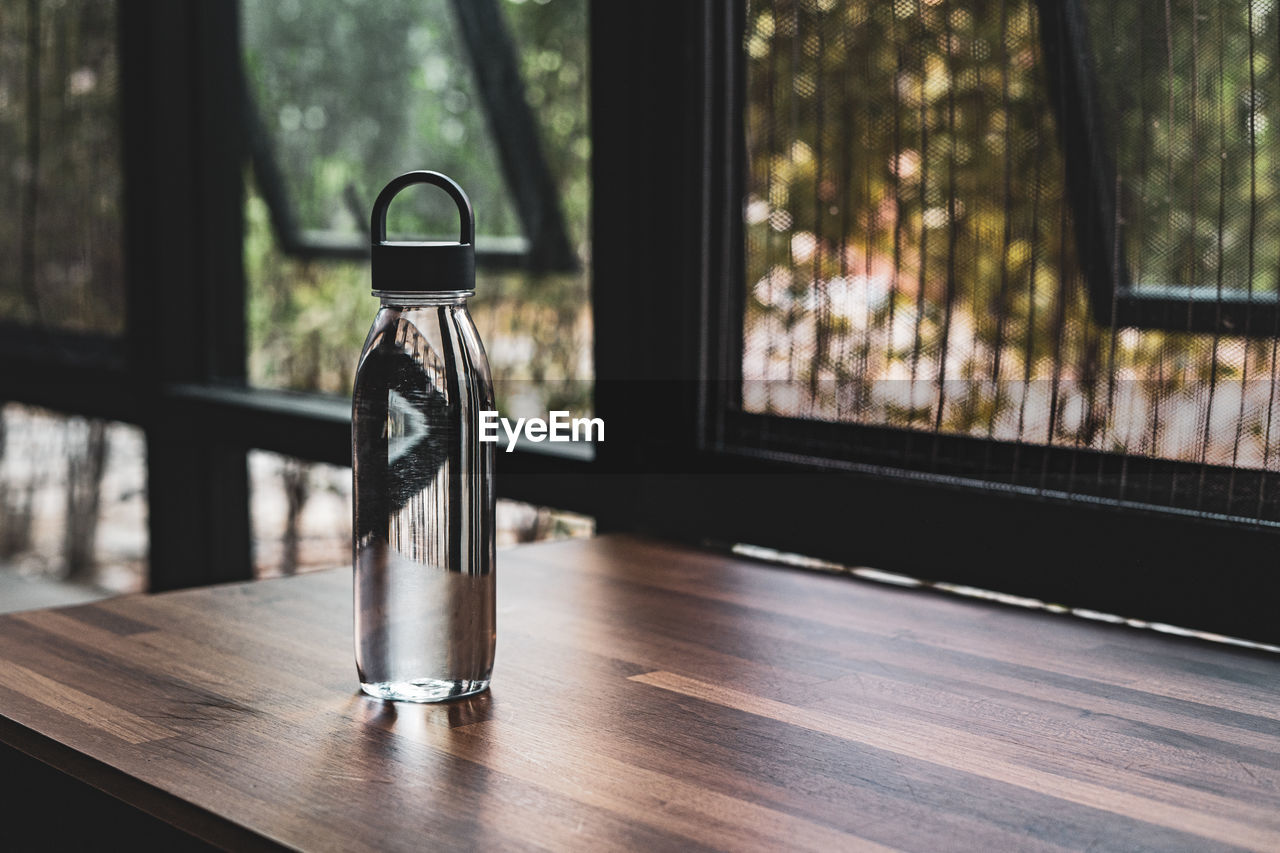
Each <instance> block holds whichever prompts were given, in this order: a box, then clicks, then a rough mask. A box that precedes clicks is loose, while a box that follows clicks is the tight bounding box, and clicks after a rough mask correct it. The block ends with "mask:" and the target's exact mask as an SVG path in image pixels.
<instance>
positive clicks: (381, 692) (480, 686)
mask: <svg viewBox="0 0 1280 853" xmlns="http://www.w3.org/2000/svg"><path fill="white" fill-rule="evenodd" d="M360 689H361V690H363V691H364V692H365V693H367V694H368V695H370V696H372V697H374V698H375V699H386V700H389V701H392V702H447V701H449V700H450V699H461V698H462V697H463V696H473V695H475V694H476V693H481V692H483V691H485V690H488V689H489V679H487V678H485V679H482V680H481V679H475V680H472V679H465V678H464V679H458V680H456V681H447V680H444V679H439V678H419V679H415V680H413V681H376V682H371V683H363V682H362V683H361V684H360Z"/></svg>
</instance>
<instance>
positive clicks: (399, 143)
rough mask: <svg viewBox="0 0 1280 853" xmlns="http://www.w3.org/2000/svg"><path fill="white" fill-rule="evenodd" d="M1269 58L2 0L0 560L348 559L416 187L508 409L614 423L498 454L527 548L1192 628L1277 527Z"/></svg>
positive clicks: (1216, 32)
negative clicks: (901, 584)
mask: <svg viewBox="0 0 1280 853" xmlns="http://www.w3.org/2000/svg"><path fill="white" fill-rule="evenodd" d="M175 34H177V35H175ZM1277 45H1280V8H1277V4H1276V3H1274V2H1272V0H1124V2H1101V0H1069V2H1048V0H1044V2H1034V0H891V1H890V0H886V2H871V0H738V2H714V0H708V2H689V3H678V2H667V3H661V4H657V6H656V7H653V8H651V7H650V6H649V5H647V4H646V5H644V6H643V7H635V8H629V7H625V6H623V5H622V4H610V3H605V2H595V3H591V2H588V0H472V1H471V2H467V0H385V2H372V0H363V2H362V0H305V1H304V0H275V1H274V2H268V0H241V2H238V3H232V2H219V3H213V2H210V3H198V2H187V0H182V2H176V0H175V2H172V3H167V4H166V3H162V2H155V0H119V2H110V0H0V47H2V50H0V166H2V168H0V258H2V259H3V260H4V263H3V264H0V327H2V328H0V364H2V365H3V366H4V367H3V369H4V370H5V371H6V372H7V375H6V376H4V377H0V391H3V392H4V393H0V400H4V399H8V400H11V402H4V403H0V429H2V434H0V438H2V441H0V453H2V455H0V578H4V577H10V578H17V579H20V580H22V582H23V583H25V584H27V586H25V587H22V588H23V589H28V590H30V589H35V588H37V587H41V584H43V583H44V582H48V584H51V585H52V586H49V587H48V588H49V589H53V588H61V587H59V586H58V585H59V584H60V583H61V582H64V581H68V582H71V583H72V585H73V586H75V587H76V588H77V589H78V592H76V593H75V594H86V595H92V594H100V591H103V590H106V591H123V590H130V589H140V588H152V589H161V588H169V587H172V586H181V585H188V584H193V583H205V582H211V581H213V580H227V579H234V578H237V577H242V576H245V575H246V574H247V573H249V572H250V571H251V573H252V574H253V575H254V576H257V577H265V576H272V575H277V574H289V573H293V572H296V571H302V570H306V569H309V568H316V567H321V566H332V565H340V564H343V563H345V562H346V561H347V559H348V557H347V547H348V540H349V536H350V529H349V525H350V518H349V511H348V505H349V500H350V494H349V491H350V485H349V474H348V470H347V469H346V468H344V467H342V464H343V460H344V454H345V453H346V450H345V445H344V444H343V441H344V440H345V439H344V437H343V436H344V435H345V433H344V430H345V429H347V427H348V426H349V424H348V423H347V421H346V420H345V418H346V417H347V415H346V414H345V412H346V408H345V407H346V406H347V405H349V404H348V402H347V400H346V399H345V397H346V395H348V394H349V389H350V386H351V381H352V374H353V370H354V368H355V360H356V356H357V353H358V351H359V348H360V345H361V343H362V341H363V338H364V335H365V333H366V330H367V328H368V326H369V322H370V319H371V318H372V316H373V312H374V308H375V304H374V302H373V300H372V299H371V298H370V297H369V294H368V290H369V280H368V276H369V273H368V264H367V261H366V259H365V258H366V254H367V242H368V235H367V231H366V230H365V229H366V227H367V226H366V224H365V223H366V217H367V211H368V209H369V206H370V202H371V199H372V198H373V197H374V195H375V194H376V192H377V190H378V189H379V188H380V187H381V186H382V185H383V184H384V183H385V182H386V180H387V179H388V178H389V177H390V176H392V175H395V174H398V173H400V172H402V171H406V170H409V169H416V168H424V167H429V168H433V169H437V170H439V171H443V172H446V173H448V174H450V175H452V176H453V177H455V178H456V179H458V180H459V182H460V183H461V184H462V185H463V186H464V187H465V188H466V189H467V191H468V192H469V194H470V196H471V199H472V201H473V203H474V206H475V210H476V214H477V234H478V237H477V258H478V265H479V274H478V281H477V295H476V297H475V299H474V300H473V303H472V311H473V314H474V316H475V319H476V322H477V325H478V326H479V329H480V332H481V335H482V338H483V340H484V341H485V344H486V346H487V348H488V352H489V356H490V359H491V362H492V364H493V368H494V373H495V380H496V388H497V395H498V402H499V407H500V408H501V409H502V410H503V413H504V414H507V415H511V416H530V415H535V414H539V413H544V412H546V411H547V410H548V409H553V408H555V409H569V410H571V411H573V412H574V413H575V415H587V414H592V413H594V414H599V415H602V416H605V417H606V418H607V419H608V421H609V425H610V430H611V432H610V436H611V441H610V443H609V444H607V445H603V446H601V447H596V448H575V449H573V450H572V452H570V453H569V455H560V456H556V455H555V454H553V453H550V451H549V449H548V448H545V447H544V448H541V449H537V448H528V447H525V448H520V452H518V453H514V454H510V455H509V457H508V455H505V454H504V455H503V458H502V460H500V475H501V477H500V483H501V484H503V485H501V486H500V488H501V489H502V490H503V491H504V494H505V496H506V498H507V499H506V500H504V501H503V502H502V504H501V506H500V510H499V518H500V522H501V533H500V539H501V541H502V542H503V543H514V542H525V541H535V540H540V539H546V538H554V537H562V536H579V535H589V534H590V533H591V532H592V531H593V530H595V529H597V525H598V526H599V528H600V529H612V530H617V529H629V530H630V529H634V530H643V531H645V532H651V533H656V534H659V535H665V536H671V537H674V538H684V539H688V540H696V541H698V542H699V543H701V544H712V545H714V546H716V547H733V546H736V545H742V544H748V545H762V546H767V547H772V548H781V549H783V550H792V551H796V552H802V553H805V554H809V555H813V556H820V557H824V558H827V559H831V560H836V561H841V562H844V563H858V564H862V563H866V564H870V565H875V566H877V567H879V568H885V569H891V570H897V571H904V572H911V573H915V574H917V575H919V576H921V577H935V576H936V577H939V578H941V579H945V580H950V579H962V580H965V581H966V582H969V583H974V584H979V583H981V584H987V585H989V586H990V587H991V588H999V589H1003V590H1011V591H1018V592H1020V593H1021V594H1026V595H1032V596H1039V597H1042V598H1044V599H1045V600H1065V599H1067V598H1069V597H1072V596H1077V595H1078V596H1080V597H1081V598H1083V599H1088V600H1089V601H1096V600H1103V601H1110V602H1112V606H1114V607H1116V608H1117V610H1118V611H1119V610H1123V611H1124V612H1125V613H1126V614H1129V613H1138V612H1140V611H1145V610H1148V609H1149V610H1151V611H1153V612H1155V611H1160V612H1164V613H1173V614H1181V616H1180V617H1179V618H1184V619H1187V620H1194V619H1197V618H1199V616H1197V614H1198V613H1199V612H1200V611H1201V610H1203V608H1204V607H1205V606H1207V605H1205V604H1204V602H1203V601H1199V600H1198V599H1199V598H1200V595H1201V589H1202V587H1205V586H1206V582H1205V578H1204V577H1203V576H1201V575H1199V574H1198V573H1197V571H1196V570H1195V569H1194V568H1193V567H1192V563H1196V564H1197V565H1210V566H1220V565H1230V566H1232V567H1233V569H1232V571H1236V572H1238V573H1239V577H1237V578H1236V582H1238V587H1236V586H1232V585H1229V584H1207V586H1209V587H1211V588H1213V589H1215V590H1217V593H1215V594H1219V598H1220V601H1219V602H1218V603H1219V605H1221V606H1220V608H1219V611H1218V612H1220V613H1221V615H1222V619H1223V620H1224V622H1223V624H1229V623H1231V622H1232V620H1233V619H1245V617H1242V616H1239V614H1238V612H1236V611H1238V605H1239V603H1240V602H1242V601H1245V602H1246V603H1248V602H1249V601H1257V600H1259V599H1258V597H1257V596H1251V595H1239V594H1237V593H1238V590H1239V589H1245V590H1256V589H1259V588H1262V587H1260V586H1259V584H1262V585H1264V586H1265V585H1266V584H1269V583H1272V581H1271V576H1272V575H1273V574H1274V573H1271V572H1270V571H1269V569H1268V566H1269V562H1268V560H1267V558H1266V557H1265V555H1266V554H1267V553H1269V549H1270V548H1271V547H1273V546H1274V544H1275V541H1274V540H1275V534H1276V532H1277V531H1278V530H1280V458H1277V457H1280V454H1278V453H1277V452H1276V450H1275V448H1276V446H1277V439H1278V438H1280V435H1278V433H1280V423H1278V421H1280V418H1275V417H1273V415H1274V414H1275V413H1276V412H1277V408H1278V405H1280V396H1278V391H1280V388H1278V386H1280V383H1278V381H1277V380H1278V379H1280V357H1278V354H1277V353H1278V350H1277V346H1278V344H1280V289H1278V287H1277V282H1278V281H1280V274H1278V273H1280V183H1277V179H1276V165H1277V160H1276V158H1277V157H1278V156H1280V147H1278V146H1277V140H1280V136H1278V135H1277V131H1278V130H1280V115H1277V113H1278V112H1280V59H1278V58H1277ZM1272 116H1276V117H1277V121H1276V122H1272V121H1271V118H1272ZM170 205H171V206H170ZM391 213H392V215H391V217H390V220H389V225H390V229H391V231H392V233H393V234H398V235H400V236H423V235H426V236H442V237H448V236H450V235H451V234H452V233H453V231H454V229H455V228H456V223H455V220H454V216H455V215H456V214H455V213H454V211H453V210H452V206H451V205H450V204H449V203H448V202H447V200H446V199H445V198H444V197H443V195H440V196H439V197H436V196H433V195H432V194H430V193H427V192H422V193H407V194H405V196H404V198H403V200H402V201H399V200H398V201H397V203H396V205H395V206H394V207H393V208H392V212H391ZM137 223H142V225H138V224H137ZM155 234H162V235H163V238H162V239H161V238H156V237H153V235H155ZM188 321H189V322H188ZM50 354H51V355H50ZM55 357H56V358H55ZM50 359H52V360H54V361H57V363H58V364H59V365H60V367H59V368H58V369H59V370H61V371H62V372H57V371H53V372H48V373H46V372H45V370H46V366H47V364H48V363H49V362H50ZM28 371H29V372H30V377H31V378H30V379H27V378H26V373H27V372H28ZM95 371H96V372H95ZM24 382H25V383H26V384H24ZM644 383H650V384H644ZM663 383H666V384H663ZM135 387H136V389H137V390H136V391H135V390H133V389H135ZM15 389H16V390H15ZM157 400H161V401H164V403H163V405H162V406H158V404H157V403H156V401H157ZM41 404H44V405H47V408H41V407H40V405H41ZM157 407H158V408H159V410H158V411H157ZM667 412H670V413H671V415H670V418H669V419H668V420H669V423H665V424H657V423H656V421H657V420H658V419H657V418H655V414H657V413H667ZM534 450H537V452H533V451H534ZM502 466H507V467H506V468H505V469H503V468H502ZM619 474H621V475H623V478H622V479H614V480H611V479H609V477H613V476H615V475H619ZM809 474H822V475H823V477H822V478H821V479H804V478H803V476H802V475H809ZM704 475H705V476H704ZM726 475H728V476H726ZM663 477H666V478H667V479H662V478H663ZM698 477H703V479H697V478H698ZM779 477H782V479H778V478H779ZM789 477H790V478H794V479H787V478H789ZM646 478H650V479H646ZM192 484H194V485H192ZM516 499H518V500H516ZM552 507H558V508H559V509H553V508H552ZM566 510H572V512H570V511H566ZM1197 525H1198V526H1197ZM926 528H927V529H928V530H930V531H931V535H930V536H927V537H925V536H921V535H920V531H921V530H922V529H926ZM237 531H239V532H237ZM246 531H247V532H246ZM974 537H978V538H979V539H980V540H981V547H978V548H971V547H962V546H963V544H964V543H966V542H970V541H972V540H973V539H974ZM1047 541H1053V542H1055V543H1060V544H1061V547H1055V548H1054V549H1045V548H1044V543H1045V542H1047ZM1071 549H1075V550H1071ZM1188 549H1194V550H1188ZM1047 551H1048V552H1047ZM1049 552H1051V553H1049ZM192 555H196V556H195V557H193V556H192ZM246 555H248V556H246ZM1232 555H1234V556H1232ZM189 559H195V560H196V563H197V564H193V565H192V566H191V567H182V565H181V564H183V563H184V562H185V561H186V560H189ZM174 567H178V568H174ZM220 567H222V568H220ZM1081 567H1085V568H1084V569H1082V568H1081ZM1082 571H1083V573H1084V577H1085V580H1081V577H1082V575H1081V572H1082ZM942 575H945V577H942ZM1153 577H1158V578H1159V583H1158V584H1156V583H1151V582H1150V580H1151V578H1153ZM1233 583H1234V582H1233ZM41 588H42V589H44V588H45V587H41ZM50 594H53V593H50ZM68 594H70V593H68ZM5 596H6V598H5V602H7V603H5V604H3V605H0V606H9V603H12V602H17V601H18V600H19V599H18V598H17V593H5ZM1246 599H1247V600H1248V601H1246ZM1215 606H1216V605H1215ZM1233 613H1234V614H1235V615H1233ZM1259 613H1260V611H1259ZM1206 618H1207V617H1206ZM1250 618H1252V617H1250ZM1259 618H1262V617H1261V616H1259ZM1210 621H1211V620H1210ZM1272 621H1273V620H1272ZM1257 624H1262V623H1261V622H1259V623H1257Z"/></svg>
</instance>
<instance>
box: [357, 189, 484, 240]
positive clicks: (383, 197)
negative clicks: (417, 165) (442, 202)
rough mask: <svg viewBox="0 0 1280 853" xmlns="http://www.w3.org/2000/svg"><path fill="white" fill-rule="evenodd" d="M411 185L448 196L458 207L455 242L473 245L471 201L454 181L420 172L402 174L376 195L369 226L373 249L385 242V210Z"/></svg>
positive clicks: (474, 238) (473, 228)
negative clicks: (428, 187) (459, 222)
mask: <svg viewBox="0 0 1280 853" xmlns="http://www.w3.org/2000/svg"><path fill="white" fill-rule="evenodd" d="M411 184H431V185H432V186H433V187H439V188H440V189H442V190H444V191H445V192H447V193H448V194H449V198H451V199H453V203H454V204H456V205H457V206H458V217H459V218H460V219H461V220H462V228H461V230H460V232H459V234H460V236H459V237H458V242H459V243H461V244H462V245H464V246H469V245H474V244H475V242H476V221H475V216H474V215H473V214H472V212H471V199H469V198H467V194H466V193H465V192H463V191H462V187H460V186H458V184H457V183H456V182H455V181H454V180H453V178H450V177H449V176H448V175H442V174H440V173H439V172H428V171H425V170H423V171H418V172H405V173H404V174H403V175H400V176H399V177H397V178H392V179H391V182H390V183H389V184H387V185H386V186H385V187H383V188H382V192H380V193H378V198H377V200H376V201H374V203H373V217H372V219H371V220H370V222H369V235H370V239H371V240H372V241H373V244H374V245H375V246H377V245H379V244H382V243H385V242H386V241H387V206H388V205H390V204H391V199H393V198H395V197H396V194H397V193H399V192H400V190H402V189H404V188H405V187H407V186H410V185H411Z"/></svg>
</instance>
